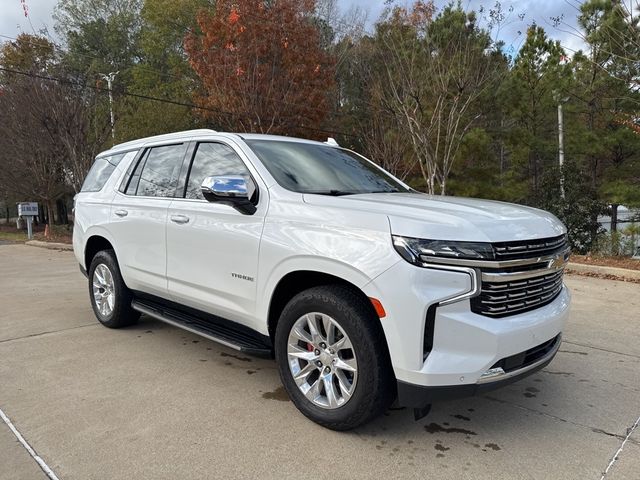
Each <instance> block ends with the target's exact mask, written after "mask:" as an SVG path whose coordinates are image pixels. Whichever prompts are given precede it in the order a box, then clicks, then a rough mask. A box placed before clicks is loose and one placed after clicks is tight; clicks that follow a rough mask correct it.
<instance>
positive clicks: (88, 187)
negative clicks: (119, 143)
mask: <svg viewBox="0 0 640 480" xmlns="http://www.w3.org/2000/svg"><path fill="white" fill-rule="evenodd" d="M123 158H124V153H120V154H118V155H111V156H109V157H101V158H97V159H96V161H95V162H94V163H93V166H92V167H91V170H89V173H88V174H87V176H86V178H85V179H84V183H83V184H82V189H81V190H80V191H81V192H99V191H100V190H102V187H104V184H105V183H107V180H109V177H110V176H111V174H112V173H113V171H114V170H115V169H116V166H117V165H118V163H120V161H121V160H122V159H123Z"/></svg>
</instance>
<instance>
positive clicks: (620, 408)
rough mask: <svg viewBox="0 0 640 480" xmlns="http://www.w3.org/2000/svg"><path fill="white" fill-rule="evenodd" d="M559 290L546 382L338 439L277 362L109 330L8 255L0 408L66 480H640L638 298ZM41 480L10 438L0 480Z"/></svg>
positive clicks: (26, 254)
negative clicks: (561, 311)
mask: <svg viewBox="0 0 640 480" xmlns="http://www.w3.org/2000/svg"><path fill="white" fill-rule="evenodd" d="M567 284H568V285H569V287H570V288H571V290H572V292H573V296H574V297H573V298H574V307H573V312H572V316H571V320H570V322H569V325H568V327H567V330H566V333H565V336H564V338H565V341H564V343H563V345H562V347H561V350H560V353H559V354H558V356H557V357H556V359H555V360H554V361H553V362H552V363H551V365H549V366H548V367H547V368H545V369H544V370H542V371H541V372H539V373H537V374H535V375H533V376H531V377H529V378H527V379H525V380H523V381H521V382H519V383H516V384H513V385H511V386H509V387H506V388H504V389H502V390H498V391H495V392H492V393H491V394H489V395H487V396H483V397H475V398H471V399H464V400H459V401H452V402H447V403H440V404H437V405H435V406H434V408H433V410H432V413H431V414H430V415H429V416H428V417H426V418H424V419H422V420H421V421H418V422H414V421H413V416H412V412H411V411H409V410H392V411H389V412H388V413H387V414H386V415H385V416H384V417H381V418H380V419H378V420H376V421H374V422H373V423H371V424H369V425H367V426H365V427H364V428H360V429H358V430H356V431H354V432H349V433H335V432H332V431H329V430H325V429H323V428H321V427H319V426H317V425H315V424H313V423H311V422H310V421H308V420H306V419H305V418H304V417H303V416H302V415H301V414H299V413H298V412H297V410H296V409H295V407H294V406H293V404H292V403H291V402H290V401H289V400H288V399H287V397H286V394H285V393H284V392H283V390H282V388H281V386H280V381H279V379H278V374H277V371H276V368H275V364H274V362H273V361H269V360H261V359H257V358H250V357H247V356H244V355H238V354H237V352H234V351H233V350H229V349H227V348H224V347H221V346H218V345H217V344H215V343H212V342H209V341H207V340H204V339H202V338H199V337H197V336H195V335H191V334H189V333H186V332H183V331H181V330H178V329H176V328H172V327H169V326H167V325H164V324H162V323H159V322H156V321H154V320H151V319H148V318H145V319H143V321H141V322H140V323H139V324H138V325H137V326H135V327H132V328H127V329H123V330H109V329H107V328H104V327H102V326H100V325H99V324H98V322H97V321H96V320H95V318H94V316H93V313H92V311H91V308H90V306H89V300H88V295H87V286H86V279H85V278H84V277H83V276H82V274H81V273H80V272H79V271H78V266H77V264H76V262H75V260H74V258H73V255H72V254H71V253H70V252H56V251H49V250H43V249H38V248H33V247H26V246H22V245H4V246H0V409H2V411H4V413H5V414H6V416H7V417H8V418H9V419H10V420H11V421H12V422H13V424H14V425H15V428H16V429H17V430H18V431H19V432H20V433H21V434H22V435H23V436H24V438H25V439H26V441H27V442H28V443H29V444H30V445H31V446H32V447H33V449H34V450H35V452H37V454H38V455H39V456H40V457H42V459H43V460H44V462H46V464H47V465H48V466H49V467H50V468H51V469H52V470H53V472H55V474H56V475H57V476H58V477H59V478H60V479H82V480H88V479H133V478H135V479H182V478H184V479H191V478H198V479H200V478H203V479H204V478H207V479H209V478H224V479H231V478H243V479H245V478H246V479H256V478H322V479H327V478H340V479H347V478H376V479H381V478H416V479H417V478H420V479H425V478H441V479H456V480H458V479H478V478H487V479H581V480H582V479H600V478H601V476H602V475H603V472H604V471H605V469H607V467H608V466H609V470H608V473H607V475H606V478H607V479H631V480H634V479H635V480H637V479H640V428H638V429H637V430H635V431H634V432H632V433H631V435H628V430H629V429H630V428H631V427H632V426H633V424H634V423H635V422H636V421H637V419H638V417H639V416H640V342H639V341H638V340H639V335H638V332H639V329H640V285H638V284H633V283H622V282H615V281H609V280H599V279H592V278H583V277H574V276H572V277H568V278H567ZM627 437H628V438H627ZM625 439H627V441H626V442H625V443H624V448H623V450H622V452H620V453H619V454H618V455H617V460H615V461H614V462H613V463H611V462H612V460H613V459H614V457H615V456H616V452H618V450H619V449H620V447H621V445H622V444H623V442H624V441H625ZM610 464H611V465H610ZM42 478H46V476H45V474H44V473H43V471H42V470H41V469H40V468H39V466H38V465H37V464H36V462H35V461H34V460H33V458H32V457H31V456H30V455H29V454H28V453H27V451H26V450H25V449H24V448H23V447H22V445H21V444H19V443H18V442H17V440H16V437H15V435H14V434H13V432H11V431H10V430H9V428H8V427H7V426H6V425H5V423H4V422H0V479H29V480H30V479H42Z"/></svg>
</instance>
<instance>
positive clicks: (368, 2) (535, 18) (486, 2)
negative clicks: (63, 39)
mask: <svg viewBox="0 0 640 480" xmlns="http://www.w3.org/2000/svg"><path fill="white" fill-rule="evenodd" d="M461 1H462V6H463V7H464V8H465V9H468V10H471V9H473V10H476V11H477V10H479V9H480V7H484V8H485V11H486V10H488V9H489V8H493V6H494V5H495V3H496V2H495V0H461ZM56 3H57V0H0V35H1V36H0V40H7V38H6V36H8V37H15V36H16V35H18V34H19V33H20V32H27V33H33V32H34V31H36V32H38V31H40V30H41V29H43V28H48V30H49V31H50V32H51V34H52V35H53V34H54V33H53V20H52V18H51V15H52V13H53V8H54V6H55V4H56ZM338 3H339V6H340V8H341V9H342V10H343V11H346V10H348V9H349V8H350V7H359V8H360V9H362V10H363V11H366V12H367V13H368V21H367V29H369V30H372V29H373V24H374V23H375V20H376V19H377V18H378V17H379V15H380V13H381V12H382V11H383V9H384V8H385V2H384V0H339V1H338ZM396 3H397V4H399V5H406V4H407V3H408V4H410V3H412V2H411V1H409V2H407V1H406V0H399V1H397V2H396ZM447 3H449V2H448V0H436V5H437V6H438V7H443V6H444V5H446V4H447ZM501 3H502V8H503V11H505V13H508V12H507V10H508V9H509V8H510V7H513V11H512V12H511V13H510V14H508V15H509V16H508V18H507V19H506V20H505V22H504V26H503V27H502V28H501V29H500V31H499V32H493V33H494V38H497V39H500V40H502V41H504V43H505V45H506V51H507V53H511V54H513V55H515V53H517V51H518V49H519V48H520V45H521V44H522V42H523V40H524V37H525V35H526V29H527V26H529V25H531V24H532V23H534V22H535V23H537V24H538V25H541V26H542V27H544V28H545V30H546V31H547V34H548V35H549V36H550V37H552V38H554V39H557V40H560V42H561V44H562V46H563V47H565V49H566V51H567V54H568V55H569V56H570V55H571V54H572V53H573V52H574V51H576V50H578V49H580V48H584V45H583V43H582V41H581V40H580V37H579V36H578V35H576V31H575V25H576V17H577V8H576V5H577V4H578V3H579V0H502V1H501ZM24 4H26V6H27V8H28V13H29V18H25V16H24V11H23V5H24ZM520 14H522V15H524V18H523V19H522V20H520V19H519V18H518V15H520ZM559 15H563V16H564V24H563V25H561V26H560V27H554V26H553V24H552V21H551V20H550V18H551V17H555V16H559ZM519 32H520V33H519Z"/></svg>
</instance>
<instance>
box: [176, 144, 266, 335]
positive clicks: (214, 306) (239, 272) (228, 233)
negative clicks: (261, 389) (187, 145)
mask: <svg viewBox="0 0 640 480" xmlns="http://www.w3.org/2000/svg"><path fill="white" fill-rule="evenodd" d="M243 157H244V154H243V153H242V152H240V151H236V150H235V149H234V148H233V147H232V146H230V145H229V144H228V143H223V142H222V141H220V142H214V141H207V142H199V143H197V144H196V146H195V149H194V153H193V159H192V162H191V166H190V169H189V173H188V177H187V179H186V186H185V194H184V198H175V199H174V200H173V201H172V202H171V205H170V206H169V212H168V219H169V220H168V222H167V278H168V288H169V294H170V295H171V298H172V299H173V300H174V301H176V302H178V303H182V304H186V305H187V306H190V307H192V308H196V309H199V310H203V311H205V312H208V313H212V314H215V315H218V316H221V317H224V318H227V319H229V320H233V321H235V322H239V323H242V324H244V325H247V326H249V327H252V328H256V327H257V325H254V322H255V320H254V319H255V308H256V277H257V275H258V250H259V246H260V237H261V235H262V228H263V223H264V216H265V213H266V205H267V200H268V196H267V191H266V188H264V187H262V188H260V185H261V184H260V183H259V179H258V177H257V175H256V174H255V172H254V174H252V173H251V171H250V169H249V168H248V167H247V165H248V162H247V163H245V162H246V158H243ZM217 175H242V176H245V178H247V179H248V180H249V179H251V182H253V184H255V185H256V186H257V187H258V190H257V191H256V192H255V194H254V201H255V202H256V207H257V210H256V212H255V213H254V214H253V215H245V214H243V213H241V212H239V211H237V210H236V209H235V208H233V207H232V206H229V205H222V204H219V203H212V202H208V201H207V200H205V199H204V197H203V196H202V193H201V191H200V185H201V184H202V180H204V179H205V178H206V177H211V176H217ZM258 197H259V199H258Z"/></svg>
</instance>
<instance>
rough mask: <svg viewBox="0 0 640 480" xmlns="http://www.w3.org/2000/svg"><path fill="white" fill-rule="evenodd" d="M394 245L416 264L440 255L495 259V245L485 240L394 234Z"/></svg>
mask: <svg viewBox="0 0 640 480" xmlns="http://www.w3.org/2000/svg"><path fill="white" fill-rule="evenodd" d="M393 246H394V247H395V249H396V250H397V251H398V253H399V254H400V255H401V256H402V258H404V259H405V260H406V261H407V262H409V263H413V264H414V265H421V264H422V263H428V262H429V260H430V259H432V258H434V257H438V258H439V259H443V258H457V259H464V260H493V259H494V254H493V247H492V246H491V244H490V243H483V242H456V241H452V240H426V239H421V238H409V237H400V236H397V235H394V236H393Z"/></svg>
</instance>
